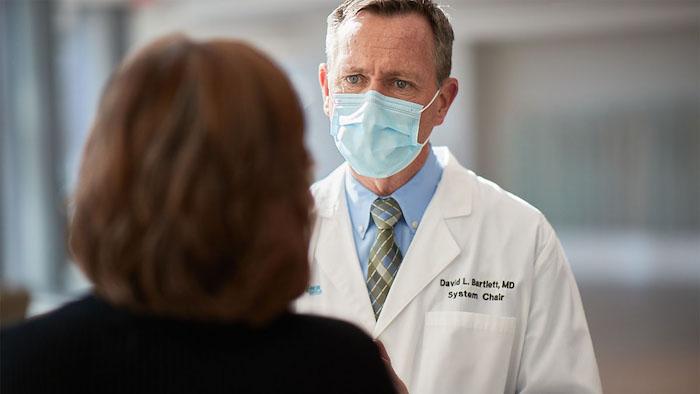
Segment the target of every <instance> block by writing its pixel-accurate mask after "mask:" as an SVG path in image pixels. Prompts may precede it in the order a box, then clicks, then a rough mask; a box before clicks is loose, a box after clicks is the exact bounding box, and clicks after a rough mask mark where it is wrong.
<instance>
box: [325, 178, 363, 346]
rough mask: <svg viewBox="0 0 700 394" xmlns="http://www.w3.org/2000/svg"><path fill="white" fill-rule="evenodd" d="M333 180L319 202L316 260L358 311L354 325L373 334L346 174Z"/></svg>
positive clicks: (355, 313) (342, 294) (342, 295)
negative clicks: (319, 220) (346, 190)
mask: <svg viewBox="0 0 700 394" xmlns="http://www.w3.org/2000/svg"><path fill="white" fill-rule="evenodd" d="M338 172H341V171H338ZM333 176H334V177H335V178H334V179H332V180H331V181H332V182H333V183H332V184H331V185H330V187H329V188H327V191H328V192H329V194H328V195H325V196H320V198H317V202H316V203H317V206H318V208H319V210H318V214H319V216H320V219H321V220H323V222H322V224H321V229H320V234H319V239H318V244H317V246H316V252H315V258H316V261H317V262H318V265H319V269H320V270H321V271H322V272H323V274H324V275H325V276H326V277H328V278H329V279H330V281H331V282H332V283H333V285H334V286H335V287H336V288H337V289H338V290H339V291H340V296H341V297H343V298H344V299H345V300H347V301H348V304H350V305H351V306H352V307H353V308H354V313H352V315H353V316H355V317H356V320H355V319H353V321H354V322H355V323H357V324H359V325H361V326H362V327H363V328H364V329H365V330H366V331H367V332H368V333H370V332H372V330H373V329H374V325H375V319H374V312H373V311H372V304H371V302H370V299H369V294H368V293H367V286H366V285H365V280H364V277H363V275H362V269H361V268H360V263H359V260H358V258H357V251H356V249H355V241H354V240H353V237H352V233H351V227H352V226H351V224H350V216H349V213H348V208H347V202H346V200H345V193H344V192H343V191H344V189H343V187H344V186H343V177H344V172H343V173H342V174H337V173H336V174H333Z"/></svg>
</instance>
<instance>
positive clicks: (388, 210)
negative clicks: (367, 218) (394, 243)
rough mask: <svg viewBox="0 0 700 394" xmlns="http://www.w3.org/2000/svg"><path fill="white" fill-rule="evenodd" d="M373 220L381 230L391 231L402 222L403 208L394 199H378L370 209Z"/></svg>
mask: <svg viewBox="0 0 700 394" xmlns="http://www.w3.org/2000/svg"><path fill="white" fill-rule="evenodd" d="M370 214H371V215H372V220H374V224H376V225H377V228H378V229H380V230H389V229H391V228H393V227H394V225H395V224H396V223H397V222H398V221H399V220H401V216H402V215H403V214H402V213H401V207H400V206H399V203H398V202H396V200H394V199H393V198H387V199H382V198H378V199H376V200H374V202H373V203H372V209H370Z"/></svg>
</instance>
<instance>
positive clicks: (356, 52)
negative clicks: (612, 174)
mask: <svg viewBox="0 0 700 394" xmlns="http://www.w3.org/2000/svg"><path fill="white" fill-rule="evenodd" d="M326 41H327V42H326V46H327V48H326V49H327V57H328V59H327V61H328V63H327V64H322V65H321V66H320V68H319V77H320V83H321V88H322V93H323V97H324V109H325V112H326V114H327V115H328V116H329V118H330V134H331V136H332V137H333V139H334V141H335V143H336V146H337V147H338V149H339V151H340V153H341V154H342V155H343V156H344V157H345V159H346V163H344V164H343V165H341V166H340V167H339V168H338V169H336V170H335V171H334V172H333V173H331V174H330V175H329V176H328V177H327V178H325V179H323V180H321V181H320V182H318V183H316V184H315V185H314V186H313V187H312V192H313V194H314V198H315V203H316V213H317V219H316V223H315V227H314V230H313V231H314V232H313V235H312V241H311V245H310V258H311V265H312V266H311V268H312V277H311V283H310V286H309V289H308V291H307V293H306V294H305V295H304V296H302V297H301V298H300V299H299V300H298V301H297V303H296V308H297V310H298V311H300V312H307V313H315V314H321V315H325V316H331V317H335V318H339V319H343V320H347V321H350V322H353V323H355V324H357V325H358V326H360V327H362V328H364V329H365V330H366V331H367V332H368V333H369V334H370V335H372V336H373V337H374V338H375V339H377V340H378V341H380V342H381V343H383V344H384V346H385V348H386V351H387V353H388V355H389V357H390V359H391V367H393V369H394V371H395V372H396V374H397V375H398V377H399V378H400V379H401V381H403V383H405V385H406V387H407V388H408V390H409V391H410V392H411V393H516V392H517V393H599V392H601V386H600V379H599V375H598V369H597V365H596V360H595V356H594V352H593V347H592V343H591V338H590V334H589V331H588V326H587V323H586V318H585V315H584V311H583V306H582V304H581V299H580V296H579V292H578V289H577V287H576V282H575V280H574V277H573V275H572V273H571V270H570V268H569V265H568V263H567V261H566V257H565V256H564V252H563V250H562V247H561V245H560V243H559V240H558V239H557V236H556V234H555V233H554V230H553V229H552V227H551V226H550V224H549V223H548V222H547V220H546V219H545V218H544V216H543V215H542V214H541V213H540V212H539V211H537V210H536V209H535V208H533V207H532V206H530V205H528V204H527V203H526V202H525V201H523V200H521V199H519V198H517V197H516V196H514V195H512V194H510V193H508V192H506V191H504V190H502V189H501V188H499V187H498V186H497V185H495V184H494V183H492V182H489V181H487V180H485V179H483V178H480V177H478V176H477V175H475V174H474V173H473V172H471V171H469V170H467V169H465V168H464V167H462V166H461V165H460V164H459V163H458V162H457V161H456V160H455V159H454V157H452V155H451V154H450V153H449V151H448V150H447V149H446V148H433V147H431V146H430V144H429V140H430V135H431V133H432V130H433V128H434V127H435V126H437V125H439V124H441V123H442V122H443V120H444V118H445V115H446V114H447V111H448V109H449V108H450V105H451V103H452V101H453V99H454V98H455V96H456V94H457V88H458V84H457V80H455V79H454V78H450V77H449V75H450V67H451V48H452V41H453V32H452V28H451V26H450V23H449V22H448V20H447V18H446V17H445V15H444V13H443V11H442V10H440V9H439V8H438V7H437V6H436V5H435V4H433V3H432V2H431V1H429V0H421V1H418V0H413V1H411V0H393V1H387V0H383V1H379V0H348V1H346V2H344V3H343V4H342V5H341V6H340V7H338V9H336V10H335V11H334V12H333V13H332V14H331V15H330V16H329V19H328V35H327V37H326ZM357 378H358V379H361V378H362V377H359V376H358V377H357Z"/></svg>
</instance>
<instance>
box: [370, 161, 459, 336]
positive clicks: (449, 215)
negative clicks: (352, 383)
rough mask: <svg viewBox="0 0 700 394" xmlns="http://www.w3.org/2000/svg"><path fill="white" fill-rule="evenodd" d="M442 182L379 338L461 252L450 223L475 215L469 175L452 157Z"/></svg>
mask: <svg viewBox="0 0 700 394" xmlns="http://www.w3.org/2000/svg"><path fill="white" fill-rule="evenodd" d="M448 160H449V161H448V163H447V165H446V166H445V169H444V170H443V176H442V180H441V181H440V184H439V185H438V188H437V190H436V191H435V196H434V197H433V200H432V201H431V202H430V204H429V205H428V208H427V209H426V212H425V214H424V216H423V220H422V222H421V224H420V226H419V227H418V231H417V232H416V235H415V237H414V238H413V241H412V242H411V246H410V247H409V248H408V251H407V252H406V256H405V257H404V260H403V262H402V263H401V267H400V268H399V271H398V273H397V275H396V278H395V280H394V283H393V285H392V287H391V289H390V290H389V294H388V295H387V299H386V301H385V303H384V308H383V309H382V313H381V314H380V315H379V320H378V321H377V324H376V326H375V327H374V332H373V336H374V337H375V338H377V337H379V335H381V333H382V332H383V331H384V330H385V329H386V328H387V326H389V324H391V322H392V321H394V319H395V318H396V317H397V316H398V315H399V313H400V312H401V311H402V310H403V309H404V308H405V307H406V305H408V303H409V302H411V301H412V300H413V299H414V298H415V297H416V296H417V295H418V294H419V293H420V292H421V291H422V290H423V289H424V288H425V287H426V286H427V285H428V284H429V283H430V282H431V281H432V280H434V279H435V277H436V276H437V275H438V274H439V273H440V272H442V271H443V270H444V269H445V268H446V267H447V266H448V265H449V264H450V263H452V262H453V261H454V260H455V258H456V257H457V256H459V254H460V253H461V251H462V250H461V248H460V246H459V242H458V241H457V240H456V239H455V237H454V236H453V235H452V233H451V232H450V229H449V227H448V223H447V221H448V220H464V217H465V216H468V215H469V213H471V192H472V190H473V189H472V188H471V187H470V186H471V184H472V183H471V178H470V176H469V172H468V171H467V170H466V169H465V168H463V167H462V166H460V165H459V163H457V162H456V160H455V159H454V157H452V156H451V155H450V156H449V159H448Z"/></svg>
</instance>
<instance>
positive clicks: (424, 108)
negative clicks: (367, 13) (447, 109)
mask: <svg viewBox="0 0 700 394" xmlns="http://www.w3.org/2000/svg"><path fill="white" fill-rule="evenodd" d="M439 94H440V89H438V90H437V92H435V96H433V99H432V100H430V102H429V103H428V104H427V105H426V106H425V107H423V108H422V109H421V110H420V111H418V113H423V111H425V110H426V109H428V107H430V106H431V105H433V101H435V99H436V98H437V96H438V95H439Z"/></svg>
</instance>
